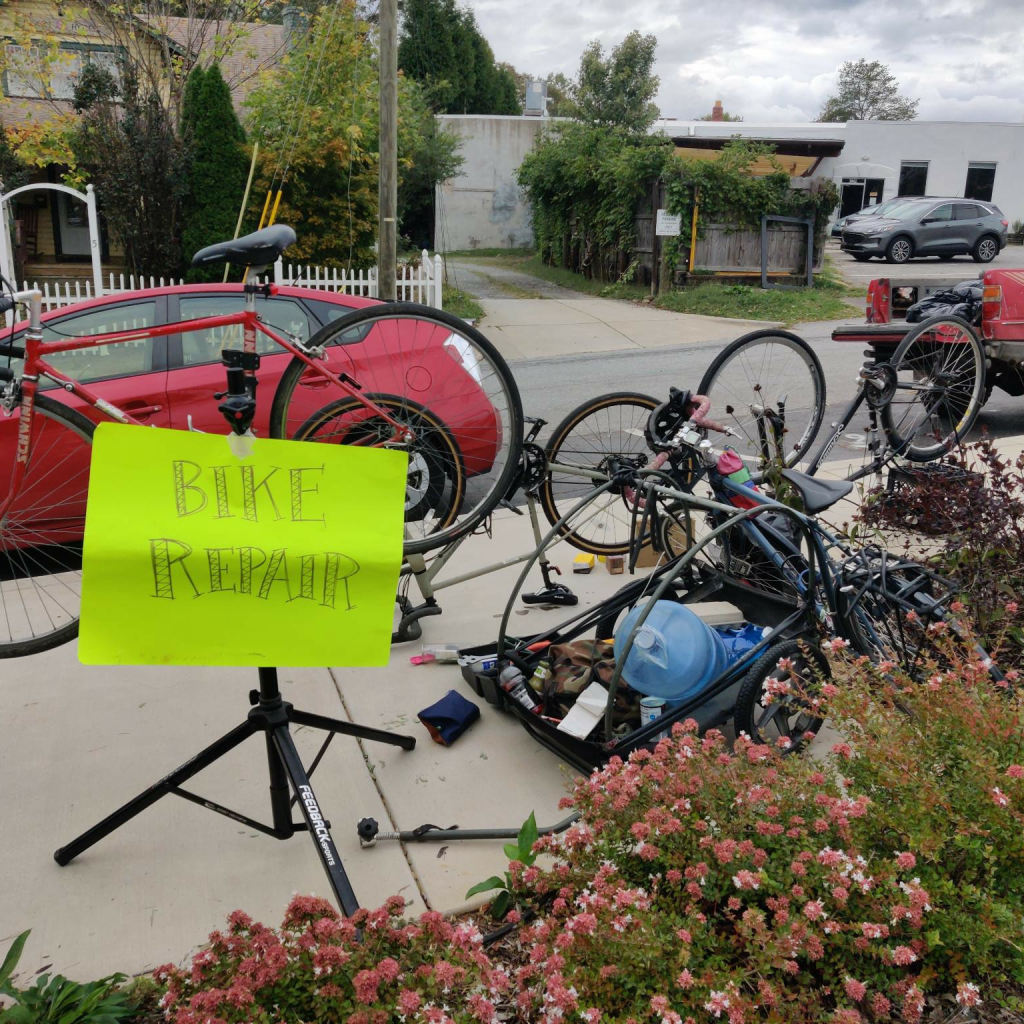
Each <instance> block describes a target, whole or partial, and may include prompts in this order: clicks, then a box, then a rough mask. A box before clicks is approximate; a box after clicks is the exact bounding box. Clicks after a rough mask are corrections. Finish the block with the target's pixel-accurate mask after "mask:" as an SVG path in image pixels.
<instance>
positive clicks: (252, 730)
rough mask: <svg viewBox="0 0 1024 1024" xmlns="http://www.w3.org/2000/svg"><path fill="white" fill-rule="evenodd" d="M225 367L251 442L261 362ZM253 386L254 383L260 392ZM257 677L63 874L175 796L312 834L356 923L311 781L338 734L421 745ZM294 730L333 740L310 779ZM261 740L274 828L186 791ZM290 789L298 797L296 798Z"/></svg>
mask: <svg viewBox="0 0 1024 1024" xmlns="http://www.w3.org/2000/svg"><path fill="white" fill-rule="evenodd" d="M247 287H248V286H247ZM223 362H224V365H225V366H226V367H227V376H228V390H227V391H226V392H222V393H221V394H220V395H218V396H216V397H218V398H221V397H224V396H225V395H226V396H227V397H226V399H225V401H224V402H223V403H222V404H221V405H220V407H219V408H220V411H221V412H222V413H223V414H224V416H225V418H226V419H227V421H228V423H230V424H231V428H232V430H234V431H235V433H237V434H245V433H247V432H248V431H249V427H250V425H251V424H252V417H253V414H254V413H255V411H256V399H255V377H254V376H252V374H253V373H254V371H255V370H256V368H257V367H258V365H259V357H258V356H257V355H256V353H245V352H239V351H231V350H229V351H225V352H224V353H223ZM247 378H251V380H252V384H250V383H249V381H248V379H247ZM257 671H258V672H259V681H260V687H259V689H258V690H252V691H250V693H249V703H250V704H251V705H252V710H251V711H250V712H249V714H248V717H247V718H246V720H245V721H244V722H242V724H241V725H237V726H235V728H234V729H232V730H231V732H229V733H226V734H225V735H224V736H222V737H221V738H220V739H219V740H217V741H216V742H214V743H211V744H210V745H209V746H208V747H206V748H205V749H204V750H201V751H200V752H199V753H198V754H196V755H195V757H192V758H190V759H189V760H188V761H186V762H185V763H184V764H183V765H181V766H180V767H179V768H176V769H175V770H174V771H173V772H171V773H170V775H165V776H164V777H163V778H162V779H161V780H160V781H159V782H156V783H154V784H153V785H152V786H150V787H149V789H147V790H144V791H143V792H142V793H140V794H139V795H138V796H137V797H135V798H134V799H133V800H129V801H128V803H126V804H125V805H124V806H123V807H120V808H118V809H117V810H116V811H114V812H113V814H109V815H107V817H106V818H104V819H103V820H102V821H101V822H99V823H98V824H96V825H93V827H92V828H90V829H88V830H87V831H85V832H83V833H82V834H81V835H80V836H79V837H78V838H77V839H73V840H72V841H71V842H70V843H68V844H67V846H62V847H61V848H60V849H59V850H57V851H56V853H54V855H53V859H54V860H55V861H56V862H57V863H58V864H60V865H61V866H62V867H63V866H64V865H66V864H70V863H71V861H72V860H74V859H75V857H77V856H78V855H79V854H80V853H82V852H83V851H85V850H87V849H89V847H90V846H92V845H93V844H95V843H98V842H99V841H100V840H101V839H103V838H104V836H108V835H110V833H111V832H113V831H114V830H115V829H118V828H120V827H121V826H122V825H124V824H126V823H127V822H129V821H131V819H132V818H134V817H135V816H136V815H137V814H141V813H142V812H143V811H144V810H146V808H147V807H151V806H152V805H153V804H155V803H156V802H157V800H159V799H160V798H161V797H164V796H167V795H168V794H173V795H174V796H180V797H182V798H183V799H185V800H191V801H192V803H195V804H199V805H200V806H201V807H206V808H208V809H209V810H211V811H216V812H217V813H218V814H223V815H225V816H227V817H228V818H231V819H232V820H233V821H239V822H241V823H242V824H243V825H247V826H248V827H249V828H253V829H255V830H256V831H257V832H262V833H263V834H264V835H268V836H273V838H275V839H290V838H291V837H292V836H293V835H295V833H296V832H308V833H309V834H310V837H311V838H312V840H313V844H314V846H315V847H316V852H317V856H318V857H319V858H320V863H321V864H322V865H323V867H324V871H325V872H326V873H327V880H328V882H329V883H330V886H331V890H332V892H333V893H334V896H335V899H336V900H337V903H338V906H339V907H340V908H341V911H342V913H343V914H345V916H346V917H351V915H352V914H354V913H355V912H356V910H358V909H359V901H358V900H357V899H356V895H355V892H354V891H353V890H352V884H351V882H350V881H349V879H348V875H347V874H346V872H345V868H344V865H343V864H342V862H341V856H340V854H339V853H338V848H337V847H336V846H335V845H334V839H333V838H332V837H331V832H330V829H331V823H330V822H329V821H328V820H327V819H326V818H324V816H323V813H322V812H321V810H320V805H319V804H318V803H317V799H316V796H315V794H314V793H313V789H312V786H311V785H310V781H309V779H310V776H311V775H312V774H313V772H314V771H315V770H316V767H317V765H318V764H319V763H320V760H321V759H322V758H323V756H324V754H325V753H326V752H327V747H328V746H329V745H330V742H331V740H332V739H334V737H335V736H336V735H338V734H341V735H342V736H355V737H357V738H359V739H364V740H375V741H376V742H378V743H390V744H393V745H395V746H398V747H402V748H403V749H404V750H412V749H413V748H414V747H415V746H416V740H415V738H414V737H412V736H400V735H398V734H396V733H391V732H385V731H384V730H382V729H372V728H370V727H368V726H365V725H356V724H355V723H353V722H342V721H339V720H338V719H335V718H327V717H326V716H324V715H315V714H311V713H310V712H308V711H300V710H298V709H296V708H294V707H293V706H292V705H291V704H289V703H288V702H287V701H285V700H282V699H281V690H280V687H279V686H278V678H277V669H276V668H260V669H258V670H257ZM292 722H294V723H295V724H296V725H304V726H309V727H311V728H313V729H322V730H324V731H325V732H326V733H327V737H326V738H325V739H324V742H323V743H322V744H321V746H320V750H319V751H318V752H317V755H316V757H314V758H313V762H312V764H311V765H310V767H309V770H308V771H307V770H306V769H305V768H304V767H303V764H302V758H301V757H300V756H299V752H298V750H297V749H296V748H295V741H294V740H293V739H292V735H291V732H290V731H289V728H288V727H289V724H290V723H292ZM261 732H262V733H263V734H264V736H265V737H266V744H267V767H268V770H269V773H270V809H271V815H272V820H273V824H272V825H265V824H263V823H262V822H259V821H254V820H253V819H252V818H249V817H247V816H246V815H244V814H240V813H238V812H237V811H233V810H231V809H230V808H228V807H224V806H222V805H221V804H218V803H216V802H215V801H213V800H208V799H206V798H205V797H201V796H197V795H196V794H195V793H192V792H189V791H188V790H186V789H182V788H181V787H182V784H183V783H185V782H187V781H188V780H189V779H190V778H192V776H193V775H196V774H198V773H199V772H201V771H202V770H203V769H204V768H207V767H209V766H210V765H211V764H213V763H214V762H215V761H217V760H219V759H220V758H222V757H223V756H224V755H225V754H228V753H229V752H230V751H232V750H234V749H235V747H237V746H239V744H241V743H243V742H244V741H245V740H247V739H248V738H249V737H250V736H255V735H256V734H257V733H261ZM289 786H290V787H291V791H292V796H291V797H290V798H289V792H288V790H289ZM296 803H298V805H299V809H300V810H301V812H302V817H303V819H304V820H303V821H298V822H297V821H294V820H293V819H292V806H293V805H294V804H296Z"/></svg>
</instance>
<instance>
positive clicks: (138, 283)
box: [20, 274, 183, 312]
mask: <svg viewBox="0 0 1024 1024" xmlns="http://www.w3.org/2000/svg"><path fill="white" fill-rule="evenodd" d="M108 281H109V283H108V284H107V285H106V286H105V287H104V289H103V294H104V295H117V294H119V293H121V292H134V291H139V290H141V289H143V288H163V287H164V286H165V285H179V284H182V283H183V282H182V281H175V280H174V278H166V279H165V278H162V277H150V278H145V277H140V278H136V277H135V275H134V274H128V275H125V274H110V275H108ZM33 288H34V289H37V290H39V291H41V292H42V293H43V312H49V311H50V310H51V309H60V308H61V307H62V306H71V305H73V304H74V303H76V302H85V301H86V299H91V298H93V296H94V293H93V287H92V281H43V283H42V284H40V283H39V282H38V281H34V282H32V283H31V284H30V283H29V282H28V281H25V282H24V283H23V284H22V286H21V289H20V290H21V291H28V290H29V289H33Z"/></svg>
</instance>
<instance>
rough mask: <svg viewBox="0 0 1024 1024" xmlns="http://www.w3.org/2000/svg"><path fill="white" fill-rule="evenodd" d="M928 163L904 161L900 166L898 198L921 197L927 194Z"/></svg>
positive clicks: (923, 161) (924, 161)
mask: <svg viewBox="0 0 1024 1024" xmlns="http://www.w3.org/2000/svg"><path fill="white" fill-rule="evenodd" d="M927 186H928V161H927V160H904V161H903V163H901V164H900V187H899V189H898V190H897V192H896V194H897V195H899V196H923V195H925V194H926V193H927Z"/></svg>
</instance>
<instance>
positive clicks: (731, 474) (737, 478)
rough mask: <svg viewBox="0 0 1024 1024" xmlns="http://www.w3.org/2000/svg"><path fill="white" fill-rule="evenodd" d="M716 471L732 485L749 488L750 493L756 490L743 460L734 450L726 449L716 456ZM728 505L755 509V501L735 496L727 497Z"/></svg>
mask: <svg viewBox="0 0 1024 1024" xmlns="http://www.w3.org/2000/svg"><path fill="white" fill-rule="evenodd" d="M716 469H717V470H718V472H719V473H721V474H722V476H724V477H725V478H726V479H727V480H729V481H731V482H732V483H734V484H740V485H742V486H743V487H749V488H750V490H752V491H756V490H757V486H756V485H755V484H754V481H753V480H751V479H750V470H748V469H747V467H746V466H745V465H744V463H743V460H742V459H741V458H740V457H739V455H738V454H737V453H736V450H735V449H734V448H726V449H725V451H724V452H722V454H721V455H719V456H718V464H717V466H716ZM729 504H731V505H735V506H736V507H737V508H756V507H757V502H756V501H750V500H748V499H747V498H741V497H740V496H739V495H737V494H730V495H729Z"/></svg>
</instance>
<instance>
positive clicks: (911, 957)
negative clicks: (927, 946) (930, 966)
mask: <svg viewBox="0 0 1024 1024" xmlns="http://www.w3.org/2000/svg"><path fill="white" fill-rule="evenodd" d="M916 959H917V954H916V953H915V952H914V951H913V950H912V949H911V948H910V947H909V946H897V947H896V948H895V949H894V950H893V951H892V962H893V963H894V964H899V966H900V967H908V966H909V965H910V964H912V963H913V962H914V961H915V960H916Z"/></svg>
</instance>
